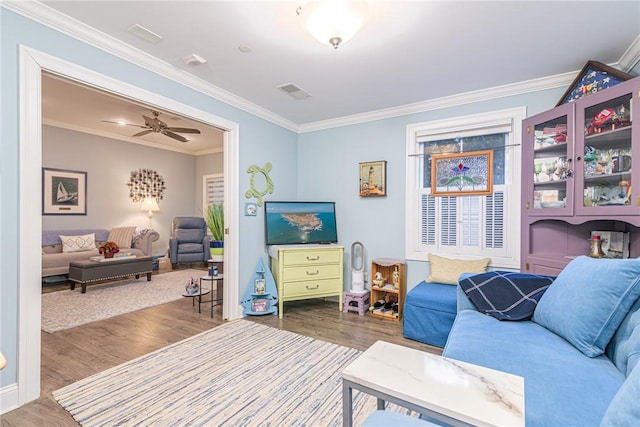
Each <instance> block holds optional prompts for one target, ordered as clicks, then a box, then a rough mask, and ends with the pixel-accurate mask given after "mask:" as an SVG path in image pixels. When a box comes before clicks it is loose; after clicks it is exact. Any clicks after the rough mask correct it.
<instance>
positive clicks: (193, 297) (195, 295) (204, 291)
mask: <svg viewBox="0 0 640 427" xmlns="http://www.w3.org/2000/svg"><path fill="white" fill-rule="evenodd" d="M209 292H210V290H209V289H206V288H205V289H203V288H202V280H200V286H199V287H198V292H196V293H193V294H190V293H187V292H186V291H185V292H183V293H182V296H183V297H190V298H191V306H192V307H195V305H196V299H197V300H198V313H202V310H201V307H200V306H201V305H202V304H203V303H206V302H209V301H203V300H202V297H203V296H204V295H207V294H208V293H209ZM211 317H213V309H211Z"/></svg>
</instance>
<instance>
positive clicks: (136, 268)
mask: <svg viewBox="0 0 640 427" xmlns="http://www.w3.org/2000/svg"><path fill="white" fill-rule="evenodd" d="M152 264H153V262H152V258H151V257H150V256H145V257H137V258H125V259H118V258H113V259H110V260H108V261H90V260H85V261H71V263H69V280H70V281H71V284H70V285H69V288H70V289H71V290H74V289H75V288H76V283H80V285H81V286H82V293H83V294H84V293H85V292H87V283H90V282H97V281H100V280H108V279H119V278H121V277H127V276H133V275H135V276H136V279H137V278H139V277H140V275H141V274H146V275H147V282H149V281H151V272H152V271H153V265H152Z"/></svg>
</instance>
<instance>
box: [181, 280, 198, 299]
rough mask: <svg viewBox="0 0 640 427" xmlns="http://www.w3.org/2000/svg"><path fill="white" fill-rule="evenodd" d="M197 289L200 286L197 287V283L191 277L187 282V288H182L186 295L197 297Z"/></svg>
mask: <svg viewBox="0 0 640 427" xmlns="http://www.w3.org/2000/svg"><path fill="white" fill-rule="evenodd" d="M199 288H200V286H199V285H198V281H197V280H196V279H194V278H193V277H192V278H191V279H189V281H188V282H187V286H185V287H184V290H185V292H186V293H187V294H188V295H197V294H198V290H199Z"/></svg>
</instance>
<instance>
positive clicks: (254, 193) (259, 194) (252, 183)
mask: <svg viewBox="0 0 640 427" xmlns="http://www.w3.org/2000/svg"><path fill="white" fill-rule="evenodd" d="M270 171H271V163H269V162H267V163H266V164H265V165H264V168H261V167H260V166H257V165H251V166H249V169H247V173H250V174H251V178H250V180H249V189H248V190H247V191H246V193H244V196H245V197H246V198H247V199H250V198H252V197H255V198H256V203H257V204H258V206H262V198H263V197H264V196H265V195H266V194H273V188H274V187H273V181H272V180H271V178H270V177H269V172H270ZM257 174H260V175H258V176H263V177H264V180H265V183H264V184H265V185H264V188H263V189H262V190H258V189H257V188H256V175H257Z"/></svg>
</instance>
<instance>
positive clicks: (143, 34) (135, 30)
mask: <svg viewBox="0 0 640 427" xmlns="http://www.w3.org/2000/svg"><path fill="white" fill-rule="evenodd" d="M127 31H128V32H130V33H131V34H133V35H134V36H137V37H140V38H141V39H143V40H146V41H148V42H149V43H154V44H155V43H158V42H159V41H160V40H162V38H163V37H162V36H161V35H160V34H156V33H154V32H153V31H151V30H149V29H148V28H145V27H143V26H142V25H139V24H134V25H132V26H130V27H129V28H128V29H127Z"/></svg>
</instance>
